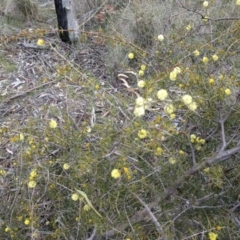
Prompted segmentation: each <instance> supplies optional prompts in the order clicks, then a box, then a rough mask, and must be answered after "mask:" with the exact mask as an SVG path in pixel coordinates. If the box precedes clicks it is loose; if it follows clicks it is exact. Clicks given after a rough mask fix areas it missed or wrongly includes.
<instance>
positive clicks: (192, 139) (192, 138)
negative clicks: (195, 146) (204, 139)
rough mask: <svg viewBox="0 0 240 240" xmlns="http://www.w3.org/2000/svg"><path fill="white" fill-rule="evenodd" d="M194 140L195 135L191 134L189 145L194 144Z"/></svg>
mask: <svg viewBox="0 0 240 240" xmlns="http://www.w3.org/2000/svg"><path fill="white" fill-rule="evenodd" d="M196 139H197V137H196V135H195V134H191V135H190V141H191V143H194V142H195V140H196Z"/></svg>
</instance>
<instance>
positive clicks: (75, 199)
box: [71, 193, 79, 201]
mask: <svg viewBox="0 0 240 240" xmlns="http://www.w3.org/2000/svg"><path fill="white" fill-rule="evenodd" d="M71 198H72V200H73V201H77V200H78V199H79V196H78V194H77V193H73V194H72V196H71Z"/></svg>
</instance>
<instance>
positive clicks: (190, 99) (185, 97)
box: [182, 94, 192, 105]
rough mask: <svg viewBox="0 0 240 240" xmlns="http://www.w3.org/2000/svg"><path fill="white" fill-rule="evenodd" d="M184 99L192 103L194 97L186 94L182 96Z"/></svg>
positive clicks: (187, 102) (186, 102)
mask: <svg viewBox="0 0 240 240" xmlns="http://www.w3.org/2000/svg"><path fill="white" fill-rule="evenodd" d="M182 101H183V102H184V104H186V105H189V104H190V103H192V97H191V96H190V95H188V94H186V95H184V96H182Z"/></svg>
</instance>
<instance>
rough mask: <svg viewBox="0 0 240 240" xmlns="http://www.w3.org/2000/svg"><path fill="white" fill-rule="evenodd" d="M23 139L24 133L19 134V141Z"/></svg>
mask: <svg viewBox="0 0 240 240" xmlns="http://www.w3.org/2000/svg"><path fill="white" fill-rule="evenodd" d="M23 140H24V135H23V134H22V133H20V134H19V141H23Z"/></svg>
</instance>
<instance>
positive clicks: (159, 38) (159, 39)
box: [158, 34, 164, 42]
mask: <svg viewBox="0 0 240 240" xmlns="http://www.w3.org/2000/svg"><path fill="white" fill-rule="evenodd" d="M163 40H164V36H163V35H162V34H160V35H158V41H160V42H162V41H163Z"/></svg>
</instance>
